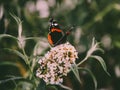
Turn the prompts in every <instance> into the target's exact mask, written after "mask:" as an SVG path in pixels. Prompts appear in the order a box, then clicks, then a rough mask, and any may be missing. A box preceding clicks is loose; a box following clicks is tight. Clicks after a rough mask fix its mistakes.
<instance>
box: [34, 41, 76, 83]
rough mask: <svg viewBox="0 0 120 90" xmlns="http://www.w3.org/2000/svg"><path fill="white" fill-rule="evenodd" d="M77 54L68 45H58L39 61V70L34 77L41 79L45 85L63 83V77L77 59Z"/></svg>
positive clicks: (72, 47)
mask: <svg viewBox="0 0 120 90" xmlns="http://www.w3.org/2000/svg"><path fill="white" fill-rule="evenodd" d="M77 55H78V52H77V51H76V49H75V48H74V46H72V45H71V44H70V43H68V42H67V43H64V44H60V45H58V46H56V47H53V48H51V50H50V51H48V52H47V53H46V54H45V56H44V57H43V58H41V59H40V60H39V62H38V63H39V64H40V66H39V68H38V70H37V73H36V76H37V77H39V78H42V79H43V80H44V81H45V82H46V83H47V84H59V83H62V82H63V76H67V73H68V72H69V71H70V67H71V65H72V64H73V63H74V62H75V60H76V59H77V58H78V56H77Z"/></svg>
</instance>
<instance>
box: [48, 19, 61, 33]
mask: <svg viewBox="0 0 120 90" xmlns="http://www.w3.org/2000/svg"><path fill="white" fill-rule="evenodd" d="M49 22H50V25H49V31H51V29H53V28H57V29H60V26H59V24H58V23H57V21H56V20H54V19H53V18H51V19H50V21H49Z"/></svg>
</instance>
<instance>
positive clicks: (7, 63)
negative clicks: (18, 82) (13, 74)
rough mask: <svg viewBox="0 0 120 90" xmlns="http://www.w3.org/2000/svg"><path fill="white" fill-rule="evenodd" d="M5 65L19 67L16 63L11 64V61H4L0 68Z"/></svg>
mask: <svg viewBox="0 0 120 90" xmlns="http://www.w3.org/2000/svg"><path fill="white" fill-rule="evenodd" d="M4 65H11V66H17V65H16V63H13V62H9V61H4V62H1V63H0V66H4Z"/></svg>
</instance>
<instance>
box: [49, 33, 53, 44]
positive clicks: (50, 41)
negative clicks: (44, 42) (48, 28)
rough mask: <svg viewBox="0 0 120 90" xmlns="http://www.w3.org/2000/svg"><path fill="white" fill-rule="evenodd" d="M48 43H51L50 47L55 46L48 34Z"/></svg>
mask: <svg viewBox="0 0 120 90" xmlns="http://www.w3.org/2000/svg"><path fill="white" fill-rule="evenodd" d="M48 42H49V43H50V45H53V41H52V39H51V36H50V35H49V34H48Z"/></svg>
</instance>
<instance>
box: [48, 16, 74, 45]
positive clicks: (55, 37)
mask: <svg viewBox="0 0 120 90" xmlns="http://www.w3.org/2000/svg"><path fill="white" fill-rule="evenodd" d="M49 22H50V26H49V33H48V42H49V44H50V45H51V46H53V47H55V46H57V45H59V44H63V43H65V42H66V40H67V36H68V35H69V34H70V32H71V31H72V29H73V27H71V28H70V30H68V31H67V32H66V33H64V32H63V31H62V30H61V29H60V26H59V24H58V23H57V22H56V21H55V20H54V19H53V18H51V19H50V21H49Z"/></svg>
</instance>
